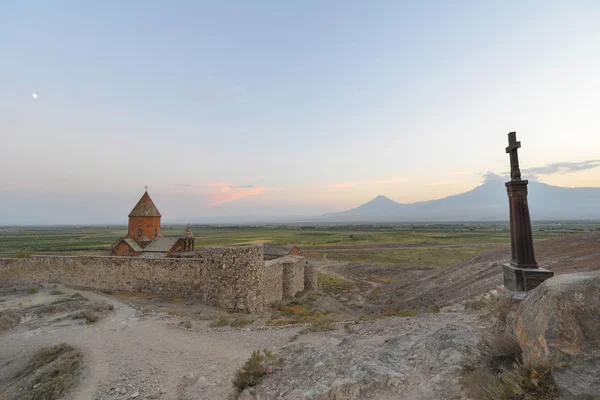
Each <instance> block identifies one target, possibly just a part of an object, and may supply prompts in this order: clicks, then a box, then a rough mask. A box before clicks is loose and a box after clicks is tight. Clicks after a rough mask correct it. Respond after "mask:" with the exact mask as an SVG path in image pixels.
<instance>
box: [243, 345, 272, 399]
mask: <svg viewBox="0 0 600 400" xmlns="http://www.w3.org/2000/svg"><path fill="white" fill-rule="evenodd" d="M279 364H280V360H279V358H277V357H276V356H275V355H274V354H273V353H272V352H271V351H269V350H267V349H264V350H263V351H262V352H261V351H260V350H254V351H253V352H252V355H251V356H250V358H249V359H248V360H247V361H246V362H245V363H244V365H242V367H240V369H238V370H237V372H236V373H235V377H234V378H233V381H232V383H233V386H234V387H235V388H237V390H239V391H240V392H241V391H243V390H244V389H245V388H247V387H248V386H255V385H256V384H258V383H259V382H260V381H261V380H262V379H263V377H264V376H265V375H267V373H269V371H271V370H272V367H274V366H278V365H279Z"/></svg>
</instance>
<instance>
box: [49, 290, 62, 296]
mask: <svg viewBox="0 0 600 400" xmlns="http://www.w3.org/2000/svg"><path fill="white" fill-rule="evenodd" d="M50 294H51V295H52V296H58V295H60V294H63V292H61V291H60V290H51V291H50Z"/></svg>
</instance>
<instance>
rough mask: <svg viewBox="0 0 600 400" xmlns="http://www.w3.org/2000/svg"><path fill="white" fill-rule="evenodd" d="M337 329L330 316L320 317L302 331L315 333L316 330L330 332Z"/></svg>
mask: <svg viewBox="0 0 600 400" xmlns="http://www.w3.org/2000/svg"><path fill="white" fill-rule="evenodd" d="M330 331H335V325H333V324H332V321H331V320H330V319H328V318H323V319H319V320H317V321H315V322H313V323H312V324H310V326H308V327H306V328H304V329H302V330H301V331H300V333H315V332H330Z"/></svg>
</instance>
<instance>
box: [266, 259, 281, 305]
mask: <svg viewBox="0 0 600 400" xmlns="http://www.w3.org/2000/svg"><path fill="white" fill-rule="evenodd" d="M263 291H264V300H265V304H270V303H272V302H274V301H278V300H281V299H283V264H282V263H280V262H278V260H271V261H267V262H265V279H264V284H263Z"/></svg>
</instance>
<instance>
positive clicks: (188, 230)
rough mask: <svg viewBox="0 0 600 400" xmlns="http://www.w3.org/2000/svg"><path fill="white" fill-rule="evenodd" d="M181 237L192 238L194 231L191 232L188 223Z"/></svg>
mask: <svg viewBox="0 0 600 400" xmlns="http://www.w3.org/2000/svg"><path fill="white" fill-rule="evenodd" d="M183 237H184V238H190V239H193V238H194V232H192V229H191V228H190V224H188V227H187V229H186V230H185V232H183Z"/></svg>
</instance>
